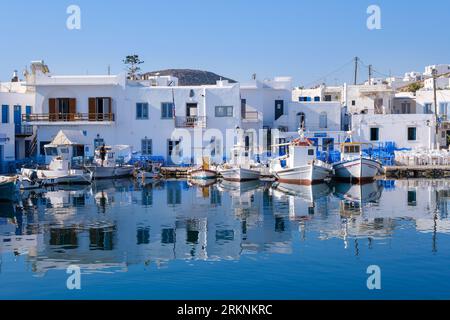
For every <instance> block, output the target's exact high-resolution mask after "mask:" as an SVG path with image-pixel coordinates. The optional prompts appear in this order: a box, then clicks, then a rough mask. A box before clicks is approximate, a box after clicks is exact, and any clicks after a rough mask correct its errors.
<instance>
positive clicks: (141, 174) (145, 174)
mask: <svg viewBox="0 0 450 320" xmlns="http://www.w3.org/2000/svg"><path fill="white" fill-rule="evenodd" d="M134 177H135V178H136V179H138V180H151V179H158V178H160V177H161V164H159V163H152V164H147V165H146V166H144V167H142V168H140V169H138V170H136V171H135V172H134Z"/></svg>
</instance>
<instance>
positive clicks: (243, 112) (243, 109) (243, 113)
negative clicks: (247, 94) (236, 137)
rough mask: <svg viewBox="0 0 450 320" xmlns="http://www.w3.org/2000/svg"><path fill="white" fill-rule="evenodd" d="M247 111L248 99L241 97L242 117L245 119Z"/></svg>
mask: <svg viewBox="0 0 450 320" xmlns="http://www.w3.org/2000/svg"><path fill="white" fill-rule="evenodd" d="M246 113H247V99H241V118H243V119H245V114H246Z"/></svg>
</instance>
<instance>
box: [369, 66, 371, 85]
mask: <svg viewBox="0 0 450 320" xmlns="http://www.w3.org/2000/svg"><path fill="white" fill-rule="evenodd" d="M371 84H372V65H371V64H369V85H371Z"/></svg>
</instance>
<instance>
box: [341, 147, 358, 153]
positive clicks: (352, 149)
mask: <svg viewBox="0 0 450 320" xmlns="http://www.w3.org/2000/svg"><path fill="white" fill-rule="evenodd" d="M360 150H361V149H360V146H345V147H344V152H345V153H360Z"/></svg>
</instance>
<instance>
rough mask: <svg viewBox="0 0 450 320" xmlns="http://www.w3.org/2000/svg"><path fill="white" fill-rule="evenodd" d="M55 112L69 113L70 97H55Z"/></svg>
mask: <svg viewBox="0 0 450 320" xmlns="http://www.w3.org/2000/svg"><path fill="white" fill-rule="evenodd" d="M56 112H57V113H60V114H68V113H70V99H68V98H60V99H56Z"/></svg>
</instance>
